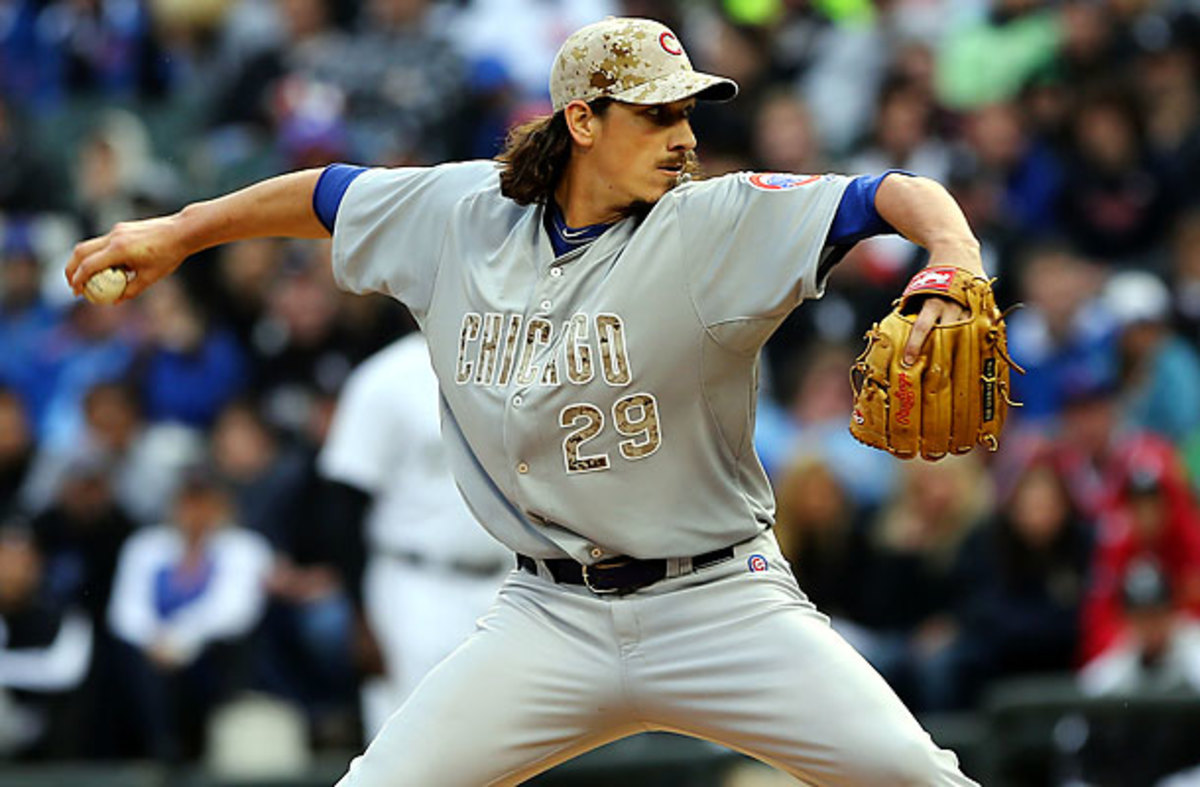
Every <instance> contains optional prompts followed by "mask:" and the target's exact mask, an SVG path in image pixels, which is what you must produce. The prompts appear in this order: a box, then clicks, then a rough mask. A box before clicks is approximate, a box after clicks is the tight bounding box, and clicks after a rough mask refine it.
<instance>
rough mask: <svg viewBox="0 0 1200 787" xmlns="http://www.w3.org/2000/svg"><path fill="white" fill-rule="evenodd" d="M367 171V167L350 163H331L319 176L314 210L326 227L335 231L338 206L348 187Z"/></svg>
mask: <svg viewBox="0 0 1200 787" xmlns="http://www.w3.org/2000/svg"><path fill="white" fill-rule="evenodd" d="M366 171H367V168H366V167H356V166H353V165H350V164H330V165H329V166H328V167H326V168H325V170H324V171H323V172H322V173H321V177H319V178H317V185H316V187H315V188H313V196H312V204H313V212H314V213H316V214H317V218H318V219H320V220H321V223H322V224H323V225H325V229H327V230H329V232H330V234H332V233H333V225H334V223H335V222H336V221H337V213H338V208H339V207H341V205H342V197H344V196H346V189H348V188H350V184H351V183H353V182H354V179H355V178H357V177H358V176H359V175H361V174H363V173H364V172H366Z"/></svg>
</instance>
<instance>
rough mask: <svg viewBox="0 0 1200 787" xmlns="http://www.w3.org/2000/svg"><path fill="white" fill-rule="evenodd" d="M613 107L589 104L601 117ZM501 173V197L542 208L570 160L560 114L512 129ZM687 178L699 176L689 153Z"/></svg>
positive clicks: (597, 101)
mask: <svg viewBox="0 0 1200 787" xmlns="http://www.w3.org/2000/svg"><path fill="white" fill-rule="evenodd" d="M613 103H614V101H613V99H611V98H608V97H601V98H597V99H594V100H592V101H589V102H588V106H589V107H591V109H592V112H594V113H596V114H597V115H599V116H601V117H603V116H604V113H605V112H607V111H608V108H609V107H610V106H612V105H613ZM496 160H497V161H499V162H501V163H502V164H503V165H504V167H503V169H501V171H500V193H501V194H503V195H504V196H506V197H508V198H509V199H511V200H513V201H515V202H516V203H517V204H518V205H545V204H546V203H548V202H549V201H550V200H551V198H552V197H553V196H554V190H555V189H556V188H557V187H558V182H559V181H560V180H561V179H562V176H563V172H565V171H566V169H567V162H568V161H570V160H571V132H570V131H568V130H567V120H566V117H565V115H564V113H563V111H562V110H559V111H558V112H555V113H554V114H553V115H544V116H542V117H537V118H534V119H532V120H529V121H526V122H525V123H521V124H520V125H517V126H514V127H513V128H512V129H511V130H510V131H509V132H508V138H507V139H506V140H505V142H504V150H503V151H501V153H500V155H498V156H496ZM683 171H684V173H686V174H687V176H688V177H692V176H694V175H698V174H699V166H698V164H697V161H696V157H695V156H694V155H693V154H692V153H690V152H689V154H688V156H687V161H686V163H685V164H684V169H683Z"/></svg>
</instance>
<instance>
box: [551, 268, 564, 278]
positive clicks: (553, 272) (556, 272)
mask: <svg viewBox="0 0 1200 787" xmlns="http://www.w3.org/2000/svg"><path fill="white" fill-rule="evenodd" d="M560 276H562V268H551V269H550V277H551V278H552V279H557V278H558V277H560Z"/></svg>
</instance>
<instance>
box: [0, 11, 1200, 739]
mask: <svg viewBox="0 0 1200 787" xmlns="http://www.w3.org/2000/svg"><path fill="white" fill-rule="evenodd" d="M606 14H627V15H640V16H651V17H654V18H658V19H660V20H663V21H665V22H666V23H668V24H670V25H671V26H672V27H674V28H675V29H676V30H677V31H678V32H679V33H680V38H681V39H682V40H683V41H684V42H685V43H686V44H687V46H688V49H689V52H690V54H691V56H692V58H693V60H694V61H695V62H696V64H697V66H698V67H702V68H704V69H705V70H707V71H710V72H714V73H719V74H724V75H727V76H730V77H732V78H734V79H736V80H737V81H738V82H739V83H740V85H741V95H740V96H739V98H738V99H737V100H736V101H735V102H733V103H731V104H726V105H709V104H704V105H701V106H700V107H699V108H698V109H697V111H696V112H695V115H694V125H695V128H696V134H697V137H698V138H699V140H700V146H699V151H698V152H699V154H700V159H701V162H702V165H703V166H704V168H705V171H706V173H707V174H710V175H717V174H722V173H726V172H731V171H737V170H744V169H755V170H767V171H788V172H822V171H839V172H847V173H860V172H862V173H878V172H881V171H884V170H887V169H891V168H896V169H901V170H904V171H907V172H911V173H915V174H920V175H926V176H930V177H933V178H936V179H938V180H939V181H941V182H942V183H944V184H946V185H947V187H948V188H950V190H951V191H952V193H953V194H954V195H955V196H956V198H957V199H958V200H959V202H960V204H961V205H962V206H963V207H964V209H965V211H966V212H967V215H968V217H969V219H970V221H971V224H972V226H973V227H974V229H975V231H976V233H977V234H978V235H979V237H980V240H981V241H982V244H983V253H984V262H985V266H986V267H987V269H988V271H989V272H990V273H991V274H993V275H995V276H997V277H998V279H997V283H996V286H997V291H998V295H999V300H1000V302H1001V305H1002V306H1009V305H1013V304H1016V303H1018V302H1020V303H1022V304H1023V308H1020V309H1017V310H1015V311H1013V312H1012V313H1011V314H1010V316H1009V330H1010V333H1009V338H1010V349H1011V353H1012V355H1013V357H1014V358H1015V359H1016V360H1017V362H1018V363H1020V364H1021V365H1022V366H1024V368H1025V370H1026V373H1025V374H1024V375H1023V376H1017V377H1016V378H1015V379H1014V381H1013V387H1014V391H1015V398H1016V399H1017V400H1019V401H1021V402H1023V403H1024V406H1023V407H1022V408H1020V409H1014V410H1013V411H1012V414H1011V416H1010V424H1009V428H1008V429H1007V431H1006V433H1005V435H1004V436H1003V438H1002V440H1001V448H1000V450H999V451H998V452H997V453H995V454H991V455H989V454H985V453H983V452H975V453H973V454H971V455H968V456H965V457H959V458H953V459H948V460H945V461H942V462H939V463H936V464H925V463H919V462H914V463H899V462H896V461H894V460H892V459H890V457H888V456H887V455H885V454H882V453H880V452H875V451H872V450H870V449H866V448H864V447H862V446H859V445H858V444H856V443H855V442H854V441H853V438H851V437H850V436H849V434H848V432H847V430H846V422H847V417H848V413H849V410H850V404H849V402H850V396H851V389H850V386H849V384H848V383H847V380H846V377H847V369H848V368H849V367H850V365H851V363H852V361H853V358H854V356H855V355H856V354H857V352H858V350H859V345H860V342H861V336H862V332H863V331H864V329H865V328H866V327H868V326H869V324H870V323H871V322H872V321H873V320H875V319H878V318H879V317H880V316H882V315H883V314H884V313H885V312H886V310H887V308H888V307H889V304H890V302H891V301H892V299H893V298H894V297H895V296H896V295H897V294H898V293H899V291H900V290H901V289H902V287H903V284H904V282H905V281H906V280H907V278H908V277H909V276H910V275H911V274H912V273H913V272H914V271H915V270H916V269H917V268H918V267H919V266H920V265H922V264H923V260H922V257H921V251H920V249H918V248H916V247H914V246H912V245H911V244H908V243H907V242H905V241H903V240H901V239H899V238H896V237H883V238H877V239H872V240H869V241H866V242H863V243H861V244H859V246H858V247H856V248H855V250H854V251H853V252H851V254H850V255H849V256H848V257H847V258H846V259H845V261H843V262H842V263H841V264H840V265H839V268H838V269H837V270H836V271H835V272H834V274H833V276H832V278H831V281H830V284H829V289H828V292H827V293H826V295H825V297H824V298H823V299H822V300H820V301H816V302H813V303H810V304H806V305H804V306H802V307H801V308H800V309H798V310H797V311H796V312H795V313H794V314H793V315H792V316H791V317H790V318H789V319H788V320H787V321H786V322H785V323H784V325H783V326H782V327H781V328H780V330H779V331H778V333H777V334H776V336H775V337H774V338H773V339H772V341H771V342H770V344H769V345H768V347H767V350H766V353H765V355H764V361H763V370H764V375H763V386H762V395H761V401H760V405H759V428H758V434H757V443H758V447H759V451H760V454H761V456H762V459H763V463H764V466H765V467H766V469H767V471H768V473H769V474H770V476H771V478H772V480H773V482H774V483H775V486H776V492H777V497H778V502H779V523H778V528H777V530H778V535H779V538H780V541H781V543H782V544H783V546H784V549H785V551H786V553H787V554H788V556H789V558H790V560H791V561H792V563H793V566H794V568H795V570H796V572H797V575H798V578H799V581H800V584H801V586H802V587H803V588H804V589H805V591H806V592H807V593H808V594H809V595H810V596H811V598H812V599H813V600H814V602H815V603H816V604H817V605H818V606H819V607H820V608H821V609H822V610H824V611H825V612H827V613H828V614H829V615H830V616H831V618H832V620H833V625H834V626H835V627H837V628H838V630H839V631H841V632H842V633H843V634H844V635H845V636H846V637H847V638H848V639H849V640H850V641H851V642H852V643H853V644H854V645H855V646H856V647H858V648H859V649H860V650H861V651H862V652H863V653H864V655H866V656H867V658H868V659H869V660H870V661H871V662H872V663H873V664H874V665H875V666H876V667H877V668H878V669H879V670H880V671H881V672H882V673H883V675H884V676H885V677H886V678H887V679H888V680H889V681H890V682H891V683H892V684H893V685H894V686H895V687H896V688H897V690H898V691H899V692H900V693H901V695H902V697H903V698H904V699H905V700H906V701H907V702H908V703H909V704H910V706H911V707H912V708H913V709H914V710H916V711H918V712H929V711H942V710H958V709H969V708H972V707H975V706H976V705H977V703H979V701H980V698H981V696H983V693H984V692H985V690H986V689H987V687H988V686H989V685H991V684H992V682H993V681H995V680H997V679H999V678H1003V677H1006V676H1012V675H1018V674H1024V673H1035V672H1048V671H1059V672H1067V671H1078V672H1079V676H1080V677H1079V680H1080V685H1081V686H1082V687H1083V688H1084V690H1086V691H1088V692H1092V693H1098V694H1103V693H1111V692H1119V691H1134V690H1145V689H1152V690H1160V691H1168V692H1173V691H1179V690H1188V689H1190V690H1195V689H1197V688H1200V628H1197V626H1198V619H1200V509H1198V508H1197V493H1198V492H1200V355H1198V353H1200V187H1198V186H1197V185H1196V184H1197V183H1200V62H1198V58H1200V3H1197V2H1194V1H1191V0H953V1H951V0H876V2H869V1H868V0H724V2H717V1H716V0H713V1H712V2H699V1H697V2H682V1H679V2H672V1H671V0H445V1H444V2H430V0H357V2H334V1H333V0H203V1H201V0H0V348H2V350H3V351H2V352H0V756H7V757H16V758H25V759H29V758H33V759H36V758H46V757H68V756H69V757H95V758H111V757H128V756H153V757H157V758H162V759H164V760H168V761H180V760H186V759H188V758H192V757H195V756H197V755H198V753H199V752H200V750H201V748H202V746H203V735H204V723H205V720H206V718H207V716H208V714H209V713H210V712H211V711H212V709H213V708H214V707H216V706H217V705H218V704H219V703H221V702H222V701H224V700H225V699H227V698H229V697H232V696H236V695H237V693H238V692H243V691H246V690H251V689H252V690H256V691H260V692H265V693H267V694H270V695H272V696H276V697H280V698H283V699H285V700H287V701H288V702H290V703H293V704H294V705H295V707H297V708H299V709H301V710H302V712H303V714H304V718H305V719H306V720H307V722H308V725H309V732H310V734H311V736H312V738H313V740H314V742H315V743H316V744H317V745H332V746H340V745H345V746H351V747H353V746H357V745H358V744H359V739H358V738H359V736H360V735H361V731H360V730H359V729H358V727H357V726H356V721H355V719H356V718H357V716H356V714H357V710H356V703H357V699H356V686H357V685H358V683H359V682H360V681H361V680H362V678H363V676H364V675H369V674H371V673H372V671H378V670H379V669H380V659H379V657H378V653H377V649H376V648H374V647H373V646H372V637H371V632H370V630H369V627H368V626H366V624H365V623H364V620H363V616H362V614H361V588H360V584H361V567H362V562H363V555H362V553H363V551H364V546H363V540H362V535H361V533H359V532H356V531H355V529H354V528H347V527H341V526H339V525H340V524H341V523H342V522H343V521H344V511H345V505H344V500H342V497H343V496H344V495H342V492H344V490H339V489H337V486H336V484H331V483H329V482H328V481H326V480H324V479H322V478H321V476H320V473H319V472H318V470H317V461H316V457H317V455H318V454H319V451H320V449H321V446H322V444H323V441H324V438H325V434H326V431H327V429H328V425H329V420H330V417H331V413H332V411H333V409H334V407H335V406H336V402H337V397H338V394H339V391H340V389H341V386H342V384H343V382H344V380H345V379H346V376H347V375H348V373H349V372H350V370H351V369H352V368H354V367H355V366H356V365H357V364H358V363H359V362H361V361H362V360H364V359H365V358H367V357H369V356H370V355H372V354H373V353H374V352H376V351H378V350H380V349H381V348H383V347H384V346H386V345H387V344H388V343H389V342H391V341H392V340H393V339H395V338H396V337H398V336H400V335H402V334H404V333H406V332H408V331H410V330H411V328H412V326H411V321H410V319H409V318H408V316H407V314H406V312H405V311H404V309H403V308H402V307H401V306H400V305H398V304H396V303H393V302H390V301H388V300H386V299H384V298H382V297H365V298H364V297H357V298H356V297H350V296H347V295H345V294H342V293H339V292H338V291H337V290H336V288H335V286H334V284H333V282H332V278H331V275H330V270H329V245H328V244H327V243H317V242H308V243H303V244H301V243H291V242H283V241H270V240H268V241H256V242H247V243H241V244H236V245H232V246H228V247H225V248H220V249H217V250H213V251H211V252H208V253H205V254H202V255H200V258H198V259H195V260H193V261H191V262H189V263H188V264H187V265H185V266H184V267H183V268H182V269H181V273H180V275H178V276H176V277H174V278H173V279H171V280H168V281H164V282H162V283H161V284H159V285H158V286H156V287H155V288H154V289H152V290H150V291H149V292H148V293H147V294H146V295H145V296H144V297H143V298H141V299H139V300H138V301H136V302H133V303H128V304H124V305H121V306H117V307H96V306H91V305H89V304H87V303H85V302H80V301H74V300H71V298H70V293H69V291H68V290H67V288H66V286H65V284H64V283H63V282H62V276H61V269H62V266H63V264H64V262H65V260H66V258H67V256H68V255H69V252H70V248H71V246H72V245H73V244H74V243H75V242H76V241H77V240H79V239H82V238H84V237H87V236H88V235H90V234H93V233H97V232H103V231H105V230H106V229H107V228H108V227H109V226H110V225H111V224H112V223H113V222H115V221H120V220H125V219H131V218H137V217H143V216H149V215H157V214H161V213H164V212H170V211H173V210H175V209H178V208H179V207H181V206H182V205H183V204H185V203H186V202H188V201H191V200H195V199H201V198H206V197H210V196H214V195H216V194H217V193H220V192H222V191H224V190H228V189H230V188H233V187H237V186H240V185H244V184H246V183H248V182H250V181H252V180H254V179H257V178H260V177H263V176H267V175H270V174H274V173H277V172H282V171H286V170H290V169H295V168H302V167H312V166H321V165H324V164H327V163H330V162H334V161H346V162H353V163H363V164H379V165H389V166H390V165H407V164H425V163H434V162H438V161H443V160H447V159H460V158H470V157H489V156H492V155H494V154H495V153H496V152H497V150H498V147H499V145H500V143H501V142H502V140H503V137H504V133H505V129H506V128H507V127H508V126H509V125H510V124H511V123H513V122H516V121H520V120H523V119H527V118H529V117H530V116H533V115H536V114H540V113H545V112H548V111H549V101H548V96H547V89H546V77H547V74H548V71H549V66H550V63H551V61H552V58H553V55H554V53H555V51H556V50H557V47H558V45H559V43H560V42H561V41H562V40H563V38H565V36H566V35H567V34H568V33H569V32H570V31H571V30H573V29H575V28H577V27H579V26H581V25H583V24H586V23H588V22H591V21H594V20H596V19H599V18H601V17H603V16H604V15H606ZM745 286H748V287H749V286H754V282H746V283H745Z"/></svg>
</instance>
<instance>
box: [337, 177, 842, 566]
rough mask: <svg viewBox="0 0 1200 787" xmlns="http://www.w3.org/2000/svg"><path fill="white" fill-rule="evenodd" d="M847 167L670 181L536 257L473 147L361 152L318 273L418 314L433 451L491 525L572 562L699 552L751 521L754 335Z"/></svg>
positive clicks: (817, 286)
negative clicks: (639, 207)
mask: <svg viewBox="0 0 1200 787" xmlns="http://www.w3.org/2000/svg"><path fill="white" fill-rule="evenodd" d="M847 183H848V179H847V178H844V177H841V176H835V175H824V176H811V177H804V176H787V175H762V174H756V175H752V174H746V173H743V174H736V175H728V176H725V177H720V178H715V179H712V180H706V181H701V182H697V183H689V184H685V185H682V186H680V187H678V188H676V189H674V190H673V191H671V192H669V193H668V194H667V195H666V196H665V197H663V198H662V199H661V200H659V201H658V202H657V203H656V204H655V205H654V207H653V209H652V210H651V211H650V212H649V213H648V214H647V215H646V216H645V217H644V218H641V219H637V218H627V219H624V220H622V221H620V222H618V223H617V224H616V225H615V226H613V227H612V228H610V229H609V230H608V231H607V232H605V233H604V235H602V236H601V237H600V238H598V239H597V240H595V241H594V242H593V243H591V244H589V245H588V246H586V247H584V248H581V249H576V250H574V251H571V252H568V253H567V254H565V255H563V256H560V257H558V258H555V256H554V252H553V250H552V248H551V245H550V242H549V239H548V237H547V234H546V231H545V230H544V228H543V224H542V218H543V216H542V214H543V208H540V207H537V206H528V207H521V206H519V205H517V204H516V203H514V202H513V201H511V200H509V199H506V198H504V197H503V196H502V195H501V194H500V186H499V170H498V167H497V165H496V164H495V163H494V162H490V161H481V162H467V163H457V164H446V165H442V166H438V167H433V168H414V169H374V170H370V171H368V172H366V173H364V174H363V175H362V176H360V177H359V178H357V179H356V180H355V181H354V182H353V183H352V184H351V186H350V188H349V190H348V191H347V192H346V195H345V198H344V200H343V202H342V204H341V207H340V210H339V211H338V214H337V221H336V225H335V229H334V242H333V260H334V272H335V275H336V277H337V280H338V283H339V285H340V286H342V287H343V288H345V289H349V290H352V291H354V292H366V291H379V292H384V293H387V294H389V295H392V296H394V297H396V298H398V299H399V300H401V301H403V302H404V303H405V304H407V305H408V307H409V308H410V309H411V310H412V312H413V314H414V315H415V317H416V319H417V320H418V322H419V323H420V325H421V328H422V330H423V331H424V333H425V335H426V336H427V338H428V341H429V347H430V354H431V357H432V360H433V366H434V369H435V370H436V372H437V376H438V379H439V381H440V384H441V391H442V416H443V433H444V436H445V438H446V440H447V442H448V450H449V452H450V460H451V466H452V467H453V469H454V472H455V476H456V478H457V480H458V483H459V486H460V488H461V490H462V492H463V494H464V496H465V497H466V499H467V501H468V503H469V505H470V506H471V508H472V510H473V511H474V513H475V515H476V517H477V518H478V519H479V521H480V522H481V523H482V525H483V526H484V527H485V528H487V529H488V530H489V531H490V532H491V533H492V535H494V536H495V537H496V538H498V539H499V540H500V541H502V542H504V543H505V544H506V545H507V546H509V547H511V548H512V549H513V550H515V551H517V552H521V553H524V554H527V555H530V556H533V557H537V558H552V557H562V556H563V555H564V554H566V555H569V556H570V557H573V558H574V559H576V560H578V561H580V562H584V563H594V562H597V561H599V560H603V559H605V558H607V557H611V556H613V555H618V554H625V555H632V556H634V557H639V558H652V557H673V556H684V555H693V554H699V553H703V552H707V551H710V550H714V549H719V548H721V547H725V546H728V545H729V544H731V543H735V542H740V541H744V540H746V539H750V538H753V537H754V536H755V535H756V534H758V533H759V532H761V531H762V530H764V529H766V528H767V527H769V526H770V525H771V524H772V521H773V510H774V504H773V496H772V493H771V489H770V486H769V484H768V482H767V479H766V475H765V474H764V472H763V470H762V468H761V466H760V465H759V462H758V459H757V457H756V455H755V453H754V449H753V434H754V404H755V396H756V388H757V363H758V355H759V349H760V348H761V347H762V345H763V343H764V342H765V341H766V339H767V337H768V336H770V334H771V332H772V331H773V330H774V329H775V328H776V326H777V325H778V324H779V323H780V321H781V320H783V318H784V317H785V316H786V315H787V314H788V313H789V312H790V311H791V310H792V309H793V308H794V307H795V306H796V305H797V304H798V303H800V302H801V301H802V300H804V299H806V298H812V297H816V296H819V295H820V293H821V290H822V287H823V281H821V280H820V276H821V272H822V268H821V265H820V263H821V260H822V258H823V252H824V251H825V246H824V241H825V238H826V234H827V232H828V228H829V226H830V223H831V222H832V220H833V217H834V214H835V212H836V210H837V206H838V202H839V200H840V198H841V194H842V191H843V190H844V189H845V187H846V184H847Z"/></svg>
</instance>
